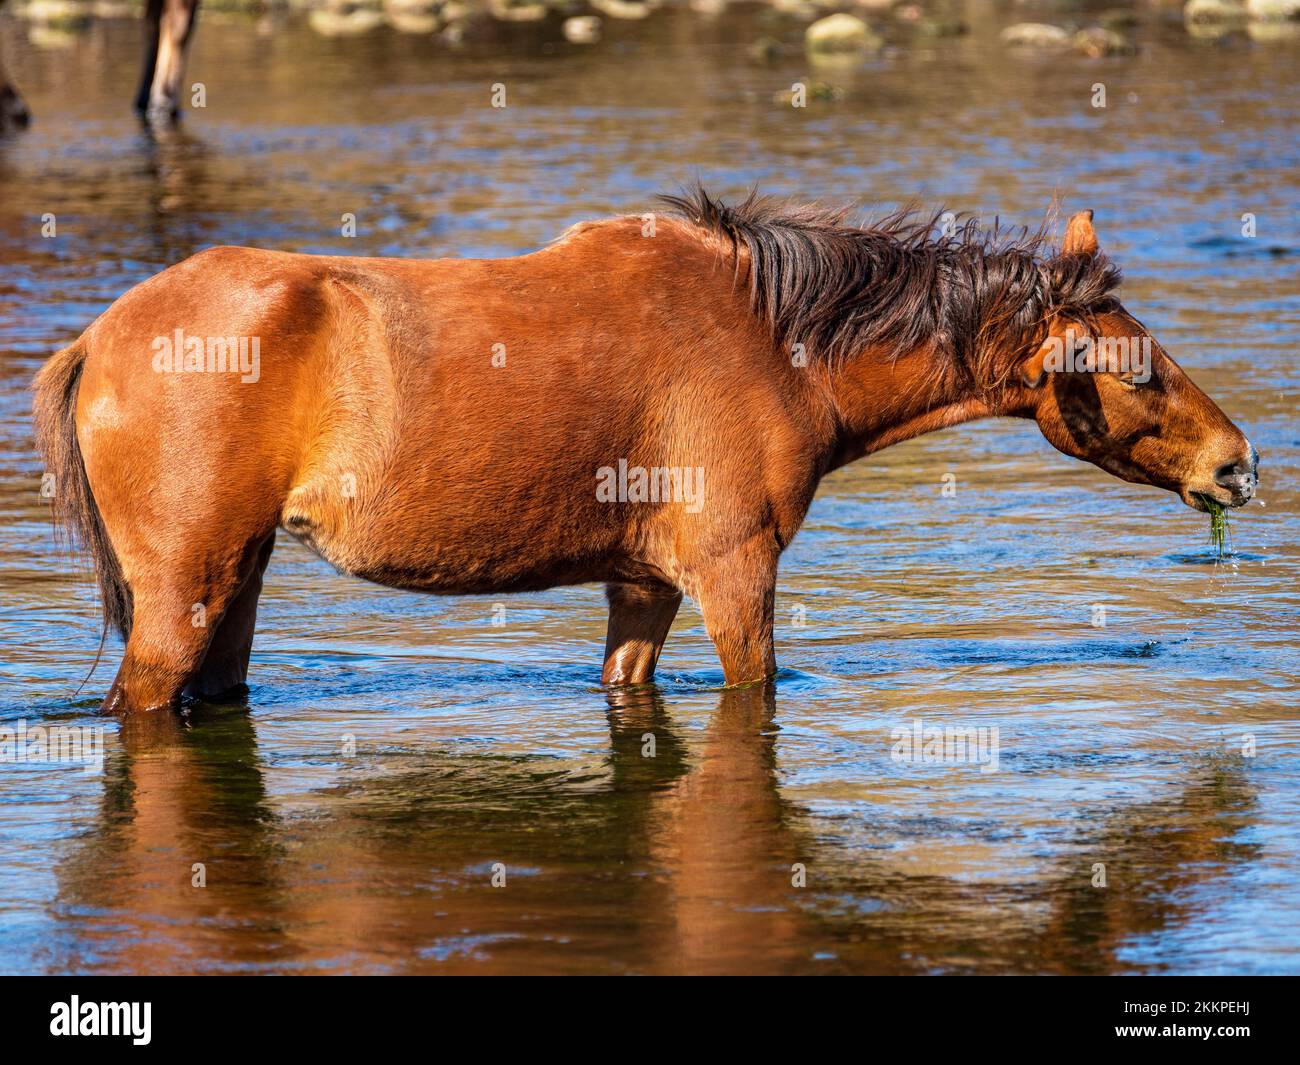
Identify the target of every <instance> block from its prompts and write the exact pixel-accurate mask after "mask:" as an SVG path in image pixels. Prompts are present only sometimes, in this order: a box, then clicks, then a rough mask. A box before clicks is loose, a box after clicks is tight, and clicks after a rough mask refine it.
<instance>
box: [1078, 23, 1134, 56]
mask: <svg viewBox="0 0 1300 1065" xmlns="http://www.w3.org/2000/svg"><path fill="white" fill-rule="evenodd" d="M1070 47H1071V48H1073V49H1074V50H1075V51H1076V52H1078V53H1079V54H1080V55H1086V56H1091V57H1092V58H1093V59H1099V58H1101V57H1102V56H1108V55H1132V54H1133V53H1134V52H1135V51H1137V49H1136V48H1134V47H1133V45H1132V43H1131V42H1130V41H1129V39H1128V38H1127V37H1125V36H1124V35H1123V34H1122V33H1116V32H1115V31H1114V30H1108V29H1106V28H1104V27H1102V26H1089V27H1088V28H1087V29H1082V30H1080V31H1079V32H1078V33H1076V34H1075V35H1074V37H1073V38H1072V39H1071V41H1070Z"/></svg>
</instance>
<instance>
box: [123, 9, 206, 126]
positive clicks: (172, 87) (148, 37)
mask: <svg viewBox="0 0 1300 1065" xmlns="http://www.w3.org/2000/svg"><path fill="white" fill-rule="evenodd" d="M198 9H199V0H149V3H148V6H147V7H146V9H145V16H144V27H145V29H144V69H143V72H142V74H141V77H140V89H139V91H138V92H137V93H136V98H135V106H136V110H137V111H139V112H140V113H141V114H142V115H145V116H146V117H148V118H150V119H174V118H176V116H177V114H178V113H179V110H180V95H181V79H183V78H184V77H185V58H186V55H187V53H188V52H189V46H190V35H191V32H192V31H193V29H194V18H195V15H196V14H197V13H198Z"/></svg>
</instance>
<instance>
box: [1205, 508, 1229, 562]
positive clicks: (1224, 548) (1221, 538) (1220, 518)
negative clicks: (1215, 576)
mask: <svg viewBox="0 0 1300 1065" xmlns="http://www.w3.org/2000/svg"><path fill="white" fill-rule="evenodd" d="M1200 500H1201V502H1202V503H1204V504H1205V509H1206V510H1208V511H1209V512H1210V546H1212V547H1213V548H1214V555H1215V558H1219V559H1221V558H1223V556H1224V555H1225V554H1227V552H1228V548H1229V545H1230V544H1231V543H1232V538H1231V536H1230V535H1229V532H1228V509H1227V507H1225V506H1224V505H1223V504H1222V503H1216V502H1215V501H1214V500H1213V499H1211V498H1209V496H1201V497H1200Z"/></svg>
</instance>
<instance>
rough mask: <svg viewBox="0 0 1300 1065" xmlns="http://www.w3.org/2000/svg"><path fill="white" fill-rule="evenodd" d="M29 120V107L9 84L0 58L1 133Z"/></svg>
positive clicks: (1, 4) (1, 1) (25, 123)
mask: <svg viewBox="0 0 1300 1065" xmlns="http://www.w3.org/2000/svg"><path fill="white" fill-rule="evenodd" d="M4 3H5V0H0V7H4ZM27 121H28V115H27V108H26V107H24V106H23V98H22V97H21V96H19V95H18V90H17V89H15V88H14V87H13V86H12V85H10V84H9V78H8V76H7V75H6V74H5V67H4V61H3V59H0V134H3V133H5V132H7V131H8V130H10V129H19V128H21V127H22V126H25V125H27Z"/></svg>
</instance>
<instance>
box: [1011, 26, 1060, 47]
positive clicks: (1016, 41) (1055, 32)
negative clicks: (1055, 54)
mask: <svg viewBox="0 0 1300 1065" xmlns="http://www.w3.org/2000/svg"><path fill="white" fill-rule="evenodd" d="M998 36H999V38H1000V39H1001V41H1002V43H1003V44H1009V45H1012V46H1014V47H1016V48H1065V47H1068V46H1069V44H1070V35H1069V34H1068V33H1066V32H1065V30H1063V29H1061V27H1060V26H1053V25H1052V24H1051V23H1048V22H1017V23H1016V24H1015V25H1014V26H1008V27H1007V28H1006V29H1005V30H1003V31H1002V32H1001V33H1000V34H999V35H998Z"/></svg>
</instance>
